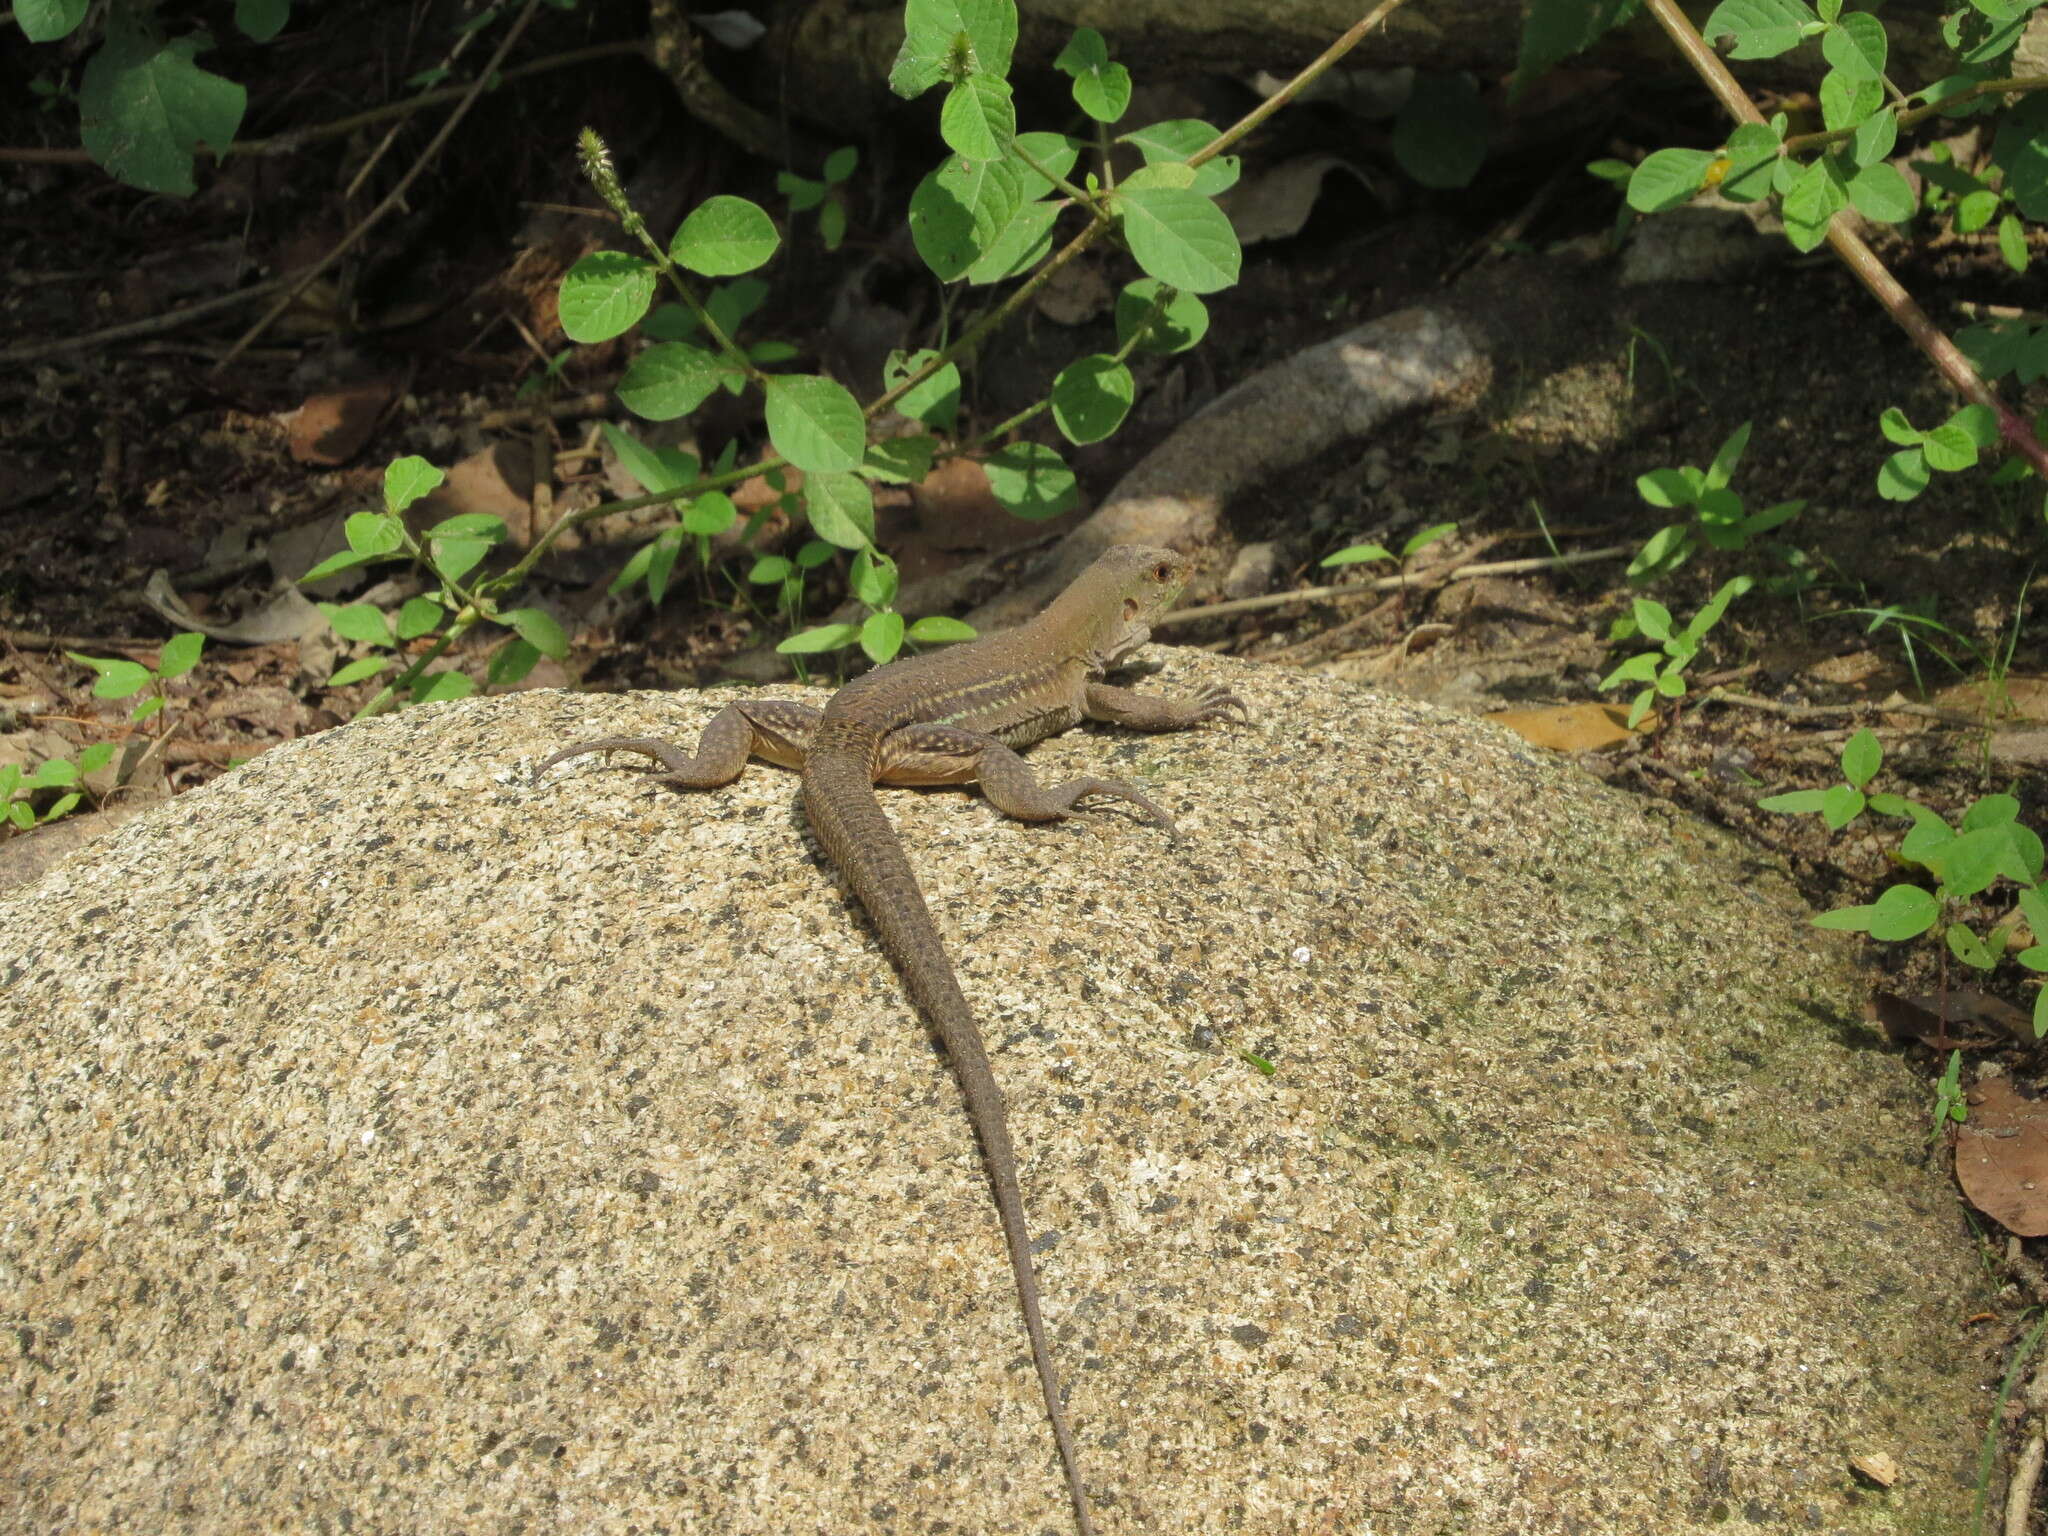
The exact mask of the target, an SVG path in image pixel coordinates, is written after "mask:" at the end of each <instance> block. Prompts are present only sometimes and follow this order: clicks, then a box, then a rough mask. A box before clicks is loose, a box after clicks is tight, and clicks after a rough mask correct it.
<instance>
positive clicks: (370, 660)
mask: <svg viewBox="0 0 2048 1536" xmlns="http://www.w3.org/2000/svg"><path fill="white" fill-rule="evenodd" d="M397 665H398V658H397V657H395V656H358V657H357V658H356V659H355V660H354V661H352V662H350V663H349V664H348V665H347V666H345V667H337V668H336V669H335V672H334V675H333V676H332V677H330V678H328V679H327V686H328V687H330V688H346V687H348V686H349V685H350V684H351V683H360V682H361V681H362V680H363V679H364V678H366V677H375V676H376V675H377V674H378V673H379V672H388V671H389V670H390V669H391V668H393V667H395V666H397Z"/></svg>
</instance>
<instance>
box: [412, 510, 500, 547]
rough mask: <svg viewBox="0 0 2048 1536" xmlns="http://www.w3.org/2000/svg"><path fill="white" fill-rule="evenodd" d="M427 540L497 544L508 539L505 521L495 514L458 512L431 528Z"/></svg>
mask: <svg viewBox="0 0 2048 1536" xmlns="http://www.w3.org/2000/svg"><path fill="white" fill-rule="evenodd" d="M421 537H422V538H427V539H488V540H490V542H491V543H493V544H496V543H498V542H499V541H500V540H502V539H504V538H505V537H506V529H505V519H503V518H502V517H499V516H498V515H497V514H496V513H494V512H458V513H456V514H455V516H453V517H444V518H442V519H441V521H440V522H438V523H436V524H434V526H433V527H431V528H429V529H428V530H427V531H426V532H425V533H424V534H422V535H421Z"/></svg>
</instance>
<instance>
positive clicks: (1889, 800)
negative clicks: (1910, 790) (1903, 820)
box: [1870, 794, 1913, 816]
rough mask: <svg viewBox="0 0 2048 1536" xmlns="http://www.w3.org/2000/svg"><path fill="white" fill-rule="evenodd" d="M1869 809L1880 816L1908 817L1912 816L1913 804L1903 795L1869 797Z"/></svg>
mask: <svg viewBox="0 0 2048 1536" xmlns="http://www.w3.org/2000/svg"><path fill="white" fill-rule="evenodd" d="M1870 808H1871V809H1872V810H1873V811H1875V812H1877V814H1878V815H1880V816H1910V815H1912V814H1913V802H1912V801H1910V800H1908V799H1907V798H1906V797H1905V796H1904V795H1892V794H1878V795H1872V796H1870Z"/></svg>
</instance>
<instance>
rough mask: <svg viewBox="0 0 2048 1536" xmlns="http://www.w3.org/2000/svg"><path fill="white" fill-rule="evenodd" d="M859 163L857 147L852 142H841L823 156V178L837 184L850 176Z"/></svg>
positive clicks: (834, 184)
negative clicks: (837, 146)
mask: <svg viewBox="0 0 2048 1536" xmlns="http://www.w3.org/2000/svg"><path fill="white" fill-rule="evenodd" d="M859 164H860V150H859V148H858V147H856V146H855V145H852V144H842V145H841V146H840V147H839V148H837V149H835V150H833V151H832V153H831V154H829V155H827V156H826V157H825V171H824V175H825V180H826V181H827V182H829V183H831V184H832V185H833V186H837V185H838V184H839V183H840V182H842V181H845V180H846V179H847V178H848V177H849V176H851V175H852V174H853V173H854V169H855V168H856V167H857V166H858V165H859Z"/></svg>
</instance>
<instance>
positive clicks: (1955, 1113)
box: [1927, 1051, 1970, 1147]
mask: <svg viewBox="0 0 2048 1536" xmlns="http://www.w3.org/2000/svg"><path fill="white" fill-rule="evenodd" d="M1969 1118H1970V1106H1969V1104H1968V1103H1967V1102H1966V1101H1965V1099H1964V1097H1963V1053H1962V1052H1961V1051H1950V1052H1949V1053H1948V1066H1947V1067H1946V1068H1945V1069H1944V1070H1943V1072H1942V1074H1941V1081H1939V1082H1938V1083H1936V1084H1935V1085H1934V1128H1933V1129H1932V1130H1930V1131H1929V1132H1928V1133H1927V1145H1928V1146H1930V1147H1931V1146H1933V1145H1934V1144H1935V1143H1936V1142H1937V1141H1939V1140H1941V1138H1942V1137H1943V1136H1945V1135H1946V1134H1947V1133H1948V1129H1949V1127H1950V1126H1952V1125H1961V1124H1963V1123H1964V1122H1965V1121H1967V1120H1968V1119H1969Z"/></svg>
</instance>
